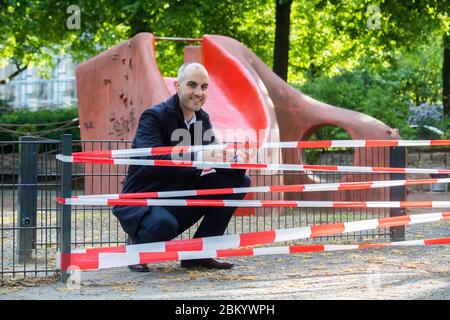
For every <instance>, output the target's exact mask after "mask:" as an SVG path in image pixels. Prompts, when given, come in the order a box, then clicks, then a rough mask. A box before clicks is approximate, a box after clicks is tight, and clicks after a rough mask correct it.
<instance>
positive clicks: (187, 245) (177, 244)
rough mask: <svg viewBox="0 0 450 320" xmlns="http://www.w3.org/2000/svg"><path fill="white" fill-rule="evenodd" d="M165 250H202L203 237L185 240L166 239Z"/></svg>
mask: <svg viewBox="0 0 450 320" xmlns="http://www.w3.org/2000/svg"><path fill="white" fill-rule="evenodd" d="M165 244H166V251H202V250H203V239H202V238H195V239H186V240H172V241H167V242H166V243H165Z"/></svg>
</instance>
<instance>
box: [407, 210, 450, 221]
mask: <svg viewBox="0 0 450 320" xmlns="http://www.w3.org/2000/svg"><path fill="white" fill-rule="evenodd" d="M409 217H410V222H409V224H416V223H426V222H434V221H440V220H442V219H443V216H442V212H437V213H428V214H411V215H410V216H409Z"/></svg>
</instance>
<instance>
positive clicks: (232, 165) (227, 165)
mask: <svg viewBox="0 0 450 320" xmlns="http://www.w3.org/2000/svg"><path fill="white" fill-rule="evenodd" d="M56 158H57V159H58V160H60V161H63V162H72V163H94V164H116V165H142V166H165V167H166V166H170V167H196V168H201V169H206V168H211V167H212V168H222V169H258V170H273V171H278V170H280V171H331V172H353V173H355V172H357V173H405V174H406V173H428V174H450V169H418V168H389V167H358V166H328V165H299V164H278V163H277V164H272V163H240V162H202V161H178V160H144V159H112V158H92V157H78V156H63V155H60V154H59V155H57V156H56Z"/></svg>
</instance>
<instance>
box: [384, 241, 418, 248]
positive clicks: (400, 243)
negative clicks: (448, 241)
mask: <svg viewBox="0 0 450 320" xmlns="http://www.w3.org/2000/svg"><path fill="white" fill-rule="evenodd" d="M424 245H425V241H424V240H409V241H396V242H391V246H393V247H399V246H424Z"/></svg>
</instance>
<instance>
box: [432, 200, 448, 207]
mask: <svg viewBox="0 0 450 320" xmlns="http://www.w3.org/2000/svg"><path fill="white" fill-rule="evenodd" d="M431 207H432V208H450V201H431Z"/></svg>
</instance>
